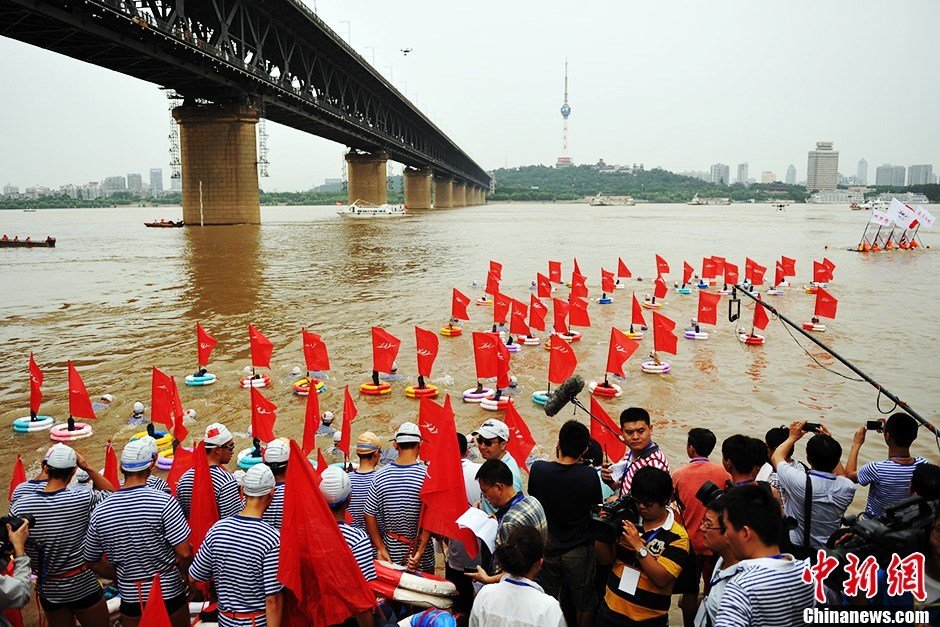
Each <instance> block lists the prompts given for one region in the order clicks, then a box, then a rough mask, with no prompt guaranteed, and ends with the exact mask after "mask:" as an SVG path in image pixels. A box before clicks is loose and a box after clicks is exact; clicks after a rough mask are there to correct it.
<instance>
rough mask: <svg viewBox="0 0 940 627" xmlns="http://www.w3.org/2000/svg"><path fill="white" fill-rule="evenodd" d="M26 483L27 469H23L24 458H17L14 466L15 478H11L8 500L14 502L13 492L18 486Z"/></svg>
mask: <svg viewBox="0 0 940 627" xmlns="http://www.w3.org/2000/svg"><path fill="white" fill-rule="evenodd" d="M25 481H26V469H25V468H24V467H23V456H22V455H17V456H16V463H15V464H13V476H11V477H10V493H9V494H8V495H7V500H8V501H12V500H13V490H15V489H16V486H18V485H20V484H21V483H23V482H25Z"/></svg>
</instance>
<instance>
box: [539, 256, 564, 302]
mask: <svg viewBox="0 0 940 627" xmlns="http://www.w3.org/2000/svg"><path fill="white" fill-rule="evenodd" d="M548 280H549V281H551V282H552V283H561V262H560V261H549V262H548ZM543 298H548V297H547V296H543Z"/></svg>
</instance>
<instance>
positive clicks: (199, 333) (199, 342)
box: [196, 322, 215, 366]
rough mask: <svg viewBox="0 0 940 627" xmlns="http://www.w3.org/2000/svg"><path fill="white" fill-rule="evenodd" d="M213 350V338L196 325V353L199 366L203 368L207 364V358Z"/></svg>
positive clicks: (200, 326) (199, 325)
mask: <svg viewBox="0 0 940 627" xmlns="http://www.w3.org/2000/svg"><path fill="white" fill-rule="evenodd" d="M213 348H215V338H214V337H212V336H211V335H209V334H208V333H207V332H206V330H205V329H203V328H202V325H201V324H199V323H198V322H197V323H196V352H197V353H198V356H199V365H200V366H205V365H206V364H208V363H209V356H210V355H212V349H213Z"/></svg>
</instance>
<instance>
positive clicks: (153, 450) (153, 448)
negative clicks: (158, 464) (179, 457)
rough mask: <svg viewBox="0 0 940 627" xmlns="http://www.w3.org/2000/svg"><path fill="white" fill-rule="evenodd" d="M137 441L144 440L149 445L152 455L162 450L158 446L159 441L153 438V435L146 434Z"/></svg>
mask: <svg viewBox="0 0 940 627" xmlns="http://www.w3.org/2000/svg"><path fill="white" fill-rule="evenodd" d="M137 441H138V442H144V443H145V444H146V445H147V447H148V448H149V449H150V454H151V455H156V454H157V453H159V452H160V450H159V449H158V448H157V441H156V440H155V439H154V438H153V436H150V435H145V436H144V437H142V438H138V440H137Z"/></svg>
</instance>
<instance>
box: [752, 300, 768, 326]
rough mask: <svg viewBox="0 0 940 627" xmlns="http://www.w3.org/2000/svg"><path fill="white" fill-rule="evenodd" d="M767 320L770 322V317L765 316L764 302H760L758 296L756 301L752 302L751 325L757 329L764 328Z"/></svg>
mask: <svg viewBox="0 0 940 627" xmlns="http://www.w3.org/2000/svg"><path fill="white" fill-rule="evenodd" d="M768 322H770V318H769V317H768V316H767V310H766V309H764V303H763V302H761V300H760V296H758V297H757V302H756V303H754V321H753V325H754V326H755V327H757V328H758V329H766V328H767V323H768Z"/></svg>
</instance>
